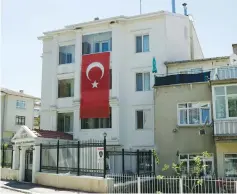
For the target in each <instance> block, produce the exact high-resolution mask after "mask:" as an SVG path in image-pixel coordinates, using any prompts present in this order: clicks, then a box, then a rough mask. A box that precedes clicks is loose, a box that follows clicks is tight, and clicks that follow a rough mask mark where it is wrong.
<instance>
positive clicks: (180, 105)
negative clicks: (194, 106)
mask: <svg viewBox="0 0 237 194" xmlns="http://www.w3.org/2000/svg"><path fill="white" fill-rule="evenodd" d="M178 107H179V108H187V103H185V104H179V105H178Z"/></svg>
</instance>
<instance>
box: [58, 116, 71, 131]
mask: <svg viewBox="0 0 237 194" xmlns="http://www.w3.org/2000/svg"><path fill="white" fill-rule="evenodd" d="M57 129H58V131H61V132H66V133H70V132H73V113H58V127H57Z"/></svg>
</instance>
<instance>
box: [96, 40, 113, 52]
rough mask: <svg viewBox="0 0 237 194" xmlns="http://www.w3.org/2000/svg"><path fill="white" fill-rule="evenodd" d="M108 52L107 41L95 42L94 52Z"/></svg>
mask: <svg viewBox="0 0 237 194" xmlns="http://www.w3.org/2000/svg"><path fill="white" fill-rule="evenodd" d="M107 51H110V46H109V41H103V42H96V43H95V47H94V52H95V53H99V52H107Z"/></svg>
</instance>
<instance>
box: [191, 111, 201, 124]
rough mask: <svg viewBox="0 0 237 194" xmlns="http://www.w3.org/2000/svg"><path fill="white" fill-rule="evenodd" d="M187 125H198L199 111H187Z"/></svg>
mask: <svg viewBox="0 0 237 194" xmlns="http://www.w3.org/2000/svg"><path fill="white" fill-rule="evenodd" d="M189 123H190V124H199V109H196V108H193V109H190V110H189Z"/></svg>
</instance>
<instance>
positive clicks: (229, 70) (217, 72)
mask: <svg viewBox="0 0 237 194" xmlns="http://www.w3.org/2000/svg"><path fill="white" fill-rule="evenodd" d="M211 74H212V75H213V76H211V79H212V80H226V79H237V66H227V67H220V68H216V69H214V70H213V72H212V73H211Z"/></svg>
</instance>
